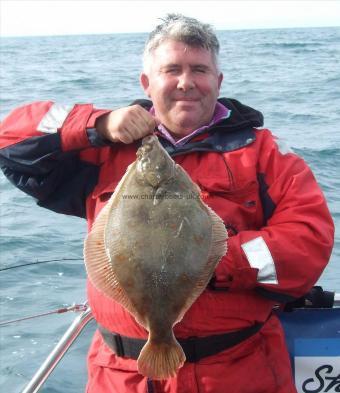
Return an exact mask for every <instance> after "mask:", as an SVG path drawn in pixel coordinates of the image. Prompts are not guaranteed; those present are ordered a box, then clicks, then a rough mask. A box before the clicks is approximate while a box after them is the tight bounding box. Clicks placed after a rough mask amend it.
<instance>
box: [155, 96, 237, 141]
mask: <svg viewBox="0 0 340 393" xmlns="http://www.w3.org/2000/svg"><path fill="white" fill-rule="evenodd" d="M150 112H151V114H152V115H154V114H155V109H154V107H152V108H151V109H150ZM230 114H231V110H230V109H228V108H227V107H225V106H224V105H222V104H221V103H220V102H217V103H216V106H215V110H214V114H213V118H212V120H211V122H210V123H209V124H207V125H205V126H202V127H200V128H198V129H197V130H194V131H192V132H191V133H190V134H189V135H186V136H184V137H183V138H181V139H178V140H176V139H174V137H173V136H172V135H171V134H170V132H169V131H168V130H167V129H166V127H164V126H163V124H160V125H159V126H158V131H159V132H160V133H161V134H162V135H163V136H164V138H165V139H167V140H168V141H169V142H171V143H172V144H173V145H174V146H183V145H184V144H185V143H186V142H187V141H188V140H189V139H191V138H192V137H194V136H196V135H198V134H201V133H203V132H204V131H205V130H207V129H208V128H209V127H211V126H213V125H215V124H217V123H219V122H220V121H221V120H224V119H228V117H229V116H230Z"/></svg>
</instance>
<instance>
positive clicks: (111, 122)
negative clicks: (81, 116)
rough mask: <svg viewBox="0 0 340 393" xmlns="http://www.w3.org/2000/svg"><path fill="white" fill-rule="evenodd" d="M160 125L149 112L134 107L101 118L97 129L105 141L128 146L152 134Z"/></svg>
mask: <svg viewBox="0 0 340 393" xmlns="http://www.w3.org/2000/svg"><path fill="white" fill-rule="evenodd" d="M158 124H159V122H158V120H157V119H156V118H155V117H153V116H152V115H151V114H150V113H149V112H148V111H147V110H145V109H144V108H142V107H141V106H140V105H132V106H128V107H125V108H120V109H117V110H115V111H113V112H110V113H107V114H106V115H103V116H101V117H99V118H98V119H97V121H96V124H95V127H96V130H97V132H98V133H99V134H100V135H101V136H102V137H104V138H105V139H108V140H110V141H112V142H122V143H126V144H128V143H132V142H133V141H135V140H137V139H141V138H143V137H144V136H146V135H148V134H151V133H152V132H153V131H154V129H155V128H156V127H157V125H158Z"/></svg>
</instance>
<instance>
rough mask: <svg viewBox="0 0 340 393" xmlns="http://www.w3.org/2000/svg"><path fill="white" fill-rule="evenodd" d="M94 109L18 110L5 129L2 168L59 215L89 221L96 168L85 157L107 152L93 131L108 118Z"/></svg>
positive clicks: (37, 106)
mask: <svg viewBox="0 0 340 393" xmlns="http://www.w3.org/2000/svg"><path fill="white" fill-rule="evenodd" d="M107 112H108V111H106V110H96V109H94V108H93V106H92V105H90V104H81V105H72V106H67V105H60V104H57V103H54V102H51V101H48V102H36V103H33V104H29V105H25V106H23V107H20V108H17V109H15V110H14V111H13V112H11V113H10V114H9V116H8V117H7V118H5V119H4V121H3V122H2V123H1V128H0V166H1V169H2V171H3V172H4V174H5V176H6V177H7V178H8V179H9V180H10V181H11V182H12V183H13V184H14V185H15V186H16V187H18V188H19V189H21V190H22V191H24V192H26V193H27V194H29V195H31V196H33V197H34V198H36V199H37V201H38V204H39V205H41V206H43V207H46V208H48V209H51V210H53V211H56V212H58V213H64V214H71V215H76V216H79V217H85V201H86V197H87V195H88V194H89V193H90V192H91V190H92V189H93V187H94V186H95V184H96V183H97V177H98V165H97V164H96V163H95V162H91V160H84V159H82V157H81V152H83V151H87V150H90V149H91V148H94V147H101V146H105V145H106V144H107V143H108V142H106V141H104V140H103V139H102V138H101V137H100V136H99V135H98V134H97V133H96V131H95V129H94V125H95V121H96V119H97V118H98V117H99V116H101V115H103V114H105V113H107Z"/></svg>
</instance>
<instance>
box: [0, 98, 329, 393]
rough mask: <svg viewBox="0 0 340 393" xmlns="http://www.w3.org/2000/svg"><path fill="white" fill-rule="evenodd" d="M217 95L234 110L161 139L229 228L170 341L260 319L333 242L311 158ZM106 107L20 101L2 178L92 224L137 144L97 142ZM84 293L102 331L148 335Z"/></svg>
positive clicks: (294, 289) (304, 285)
mask: <svg viewBox="0 0 340 393" xmlns="http://www.w3.org/2000/svg"><path fill="white" fill-rule="evenodd" d="M221 102H222V103H223V104H225V105H226V106H228V108H229V109H231V111H232V112H231V116H230V118H229V119H226V120H224V121H222V122H221V123H219V124H218V125H215V126H213V127H212V128H211V129H210V130H209V131H208V132H207V133H206V134H204V135H200V136H197V137H196V138H194V139H193V140H191V141H189V143H187V144H186V145H185V146H184V147H182V148H177V149H176V148H174V147H173V146H172V145H170V144H169V143H168V142H167V141H166V140H163V139H162V138H161V137H160V139H161V142H162V143H163V145H164V146H165V148H166V149H167V150H168V152H169V153H170V154H171V155H173V158H174V159H175V161H176V162H177V163H178V164H180V165H181V166H182V167H183V168H184V169H185V170H186V171H187V172H188V174H189V175H190V176H191V178H192V179H193V180H194V181H195V182H196V183H197V184H198V185H199V187H200V188H201V192H202V197H203V198H204V200H205V202H206V203H207V204H208V205H209V206H211V208H212V209H213V210H215V212H216V213H218V214H219V215H220V217H221V218H222V219H223V221H224V223H225V225H226V227H227V228H228V232H229V236H230V239H229V240H228V253H227V255H226V256H225V257H224V258H223V259H222V260H221V262H220V263H219V265H218V266H217V269H216V271H215V276H214V279H213V280H212V282H211V286H209V287H208V288H207V289H206V290H205V291H204V292H203V293H202V295H201V296H200V297H199V298H198V299H197V301H196V302H195V303H194V304H193V305H192V307H191V308H190V309H189V310H188V312H187V313H186V315H185V316H184V318H183V320H182V321H181V322H180V323H178V324H177V325H176V326H175V329H174V331H175V335H176V336H177V337H190V336H206V335H211V334H217V333H223V332H227V331H233V330H238V329H241V328H244V327H247V326H249V325H252V324H253V323H254V322H255V321H259V322H264V321H266V320H267V318H268V316H269V315H270V313H271V310H272V308H273V306H274V305H275V304H278V303H281V302H286V301H289V300H293V299H294V298H297V297H300V296H302V295H304V294H305V293H306V292H308V290H309V289H310V288H311V287H312V286H313V284H315V282H316V281H317V279H318V277H319V276H320V274H321V273H322V271H323V269H324V267H325V266H326V264H327V262H328V259H329V257H330V253H331V249H332V245H333V236H334V228H333V222H332V219H331V216H330V213H329V211H328V208H327V205H326V202H325V198H324V196H323V194H322V191H321V190H320V188H319V186H318V185H317V183H316V181H315V178H314V176H313V174H312V173H311V171H310V169H309V168H308V166H307V165H306V163H305V162H304V161H303V160H302V159H301V158H299V157H298V156H297V155H296V154H294V153H293V152H292V151H290V150H289V149H288V148H287V147H286V146H284V144H283V143H282V141H280V140H278V139H277V138H275V137H274V136H273V135H272V134H271V132H270V131H269V130H266V129H257V128H255V127H259V126H260V125H262V124H261V123H262V117H261V114H260V113H259V112H257V111H255V110H253V109H252V108H249V107H246V106H244V105H242V104H240V103H239V102H237V101H236V100H226V99H223V100H221ZM140 104H142V105H144V106H145V107H148V106H149V105H150V104H149V103H148V102H147V101H140ZM103 113H106V111H102V110H96V109H94V108H93V107H92V106H91V105H75V106H74V107H65V106H60V105H59V106H58V104H54V103H52V102H40V103H35V104H32V105H28V106H25V107H22V108H18V109H17V110H15V111H14V112H12V113H11V114H10V115H9V116H8V117H7V118H6V119H5V120H4V122H3V124H2V125H1V140H0V147H2V149H1V151H0V163H1V167H2V170H3V171H4V173H5V175H6V176H7V177H8V178H9V179H10V180H11V181H12V182H14V183H15V184H16V185H17V187H19V188H20V189H22V190H23V191H25V192H27V193H28V194H30V195H32V196H34V197H35V198H37V199H38V204H40V205H42V206H44V207H47V208H50V209H52V210H54V211H57V212H62V213H66V214H75V215H78V216H83V217H86V218H87V220H88V224H89V229H90V228H91V225H92V223H93V221H94V219H95V217H96V216H97V214H98V212H99V211H100V209H101V208H102V207H103V206H104V204H105V203H106V201H107V200H108V199H109V197H110V195H111V194H112V192H113V191H114V189H115V187H116V185H117V183H118V182H119V180H120V179H121V177H122V175H123V174H124V172H125V170H126V168H127V166H128V165H129V164H130V163H131V162H132V161H134V160H135V153H136V149H137V147H138V143H136V144H131V145H123V144H112V143H109V142H107V141H104V140H103V139H102V138H101V137H100V136H99V135H98V134H97V133H96V131H95V129H94V125H95V120H96V118H97V117H98V116H100V115H102V114H103ZM217 289H219V290H217ZM221 289H222V290H221ZM223 289H224V290H223ZM88 299H89V302H90V305H91V309H92V311H93V314H94V316H95V318H96V320H97V321H98V322H99V323H100V324H101V325H103V326H104V327H106V328H107V329H109V330H112V331H115V332H117V333H120V334H123V335H125V336H131V337H147V334H146V332H145V330H144V329H143V328H142V327H141V326H140V325H138V324H137V323H136V321H135V319H134V318H133V317H132V316H131V315H130V314H129V313H128V312H127V311H126V310H125V309H124V308H122V307H121V306H120V305H119V304H117V303H115V302H114V301H112V300H111V299H108V298H106V297H105V296H104V295H103V294H101V293H100V292H99V291H97V290H96V289H95V288H94V287H93V286H92V285H91V283H90V282H89V283H88ZM96 345H97V346H98V343H97V344H96ZM287 392H288V390H287Z"/></svg>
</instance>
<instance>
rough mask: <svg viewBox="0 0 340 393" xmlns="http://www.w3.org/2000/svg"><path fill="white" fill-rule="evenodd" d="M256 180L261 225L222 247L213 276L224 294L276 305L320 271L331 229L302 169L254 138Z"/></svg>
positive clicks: (265, 135)
mask: <svg viewBox="0 0 340 393" xmlns="http://www.w3.org/2000/svg"><path fill="white" fill-rule="evenodd" d="M259 134H261V136H260V142H259V147H258V151H257V156H258V168H257V172H258V176H259V177H261V178H262V179H263V180H264V182H263V184H264V186H263V184H262V191H263V188H265V190H264V191H265V192H264V193H263V194H265V198H264V199H265V200H263V202H264V203H263V205H264V206H263V210H264V216H267V217H266V223H265V224H264V226H263V227H262V228H261V229H260V230H258V231H252V230H247V231H241V232H240V233H238V234H237V235H236V236H233V237H231V238H230V239H229V241H228V253H227V256H226V257H224V258H223V259H222V261H221V263H220V264H219V265H218V267H217V270H216V280H217V283H218V282H220V283H223V282H224V283H226V282H228V286H229V289H230V290H239V289H255V290H256V291H257V292H258V293H260V294H261V295H263V296H265V297H268V298H270V299H272V300H275V301H278V302H286V301H291V300H293V299H295V298H298V297H301V296H303V295H304V294H306V293H307V292H308V291H309V290H310V288H311V287H312V286H313V285H314V284H315V282H316V281H317V280H318V278H319V276H320V275H321V273H322V271H323V269H324V268H325V266H326V264H327V263H328V260H329V258H330V254H331V251H332V247H333V241H334V225H333V221H332V218H331V215H330V213H329V210H328V208H327V204H326V201H325V198H324V196H323V193H322V191H321V189H320V187H319V186H318V184H317V182H316V180H315V178H314V176H313V174H312V172H311V170H310V169H309V168H308V166H307V165H306V163H305V162H304V161H303V160H302V159H301V158H299V157H298V156H297V155H295V154H294V153H293V152H292V151H291V150H289V149H287V148H286V147H285V146H283V145H282V143H281V142H280V141H279V140H278V139H275V138H274V137H273V136H272V135H271V133H270V132H269V131H268V130H264V131H261V132H259Z"/></svg>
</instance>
